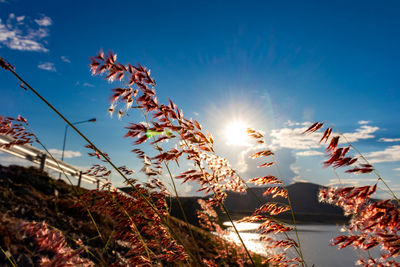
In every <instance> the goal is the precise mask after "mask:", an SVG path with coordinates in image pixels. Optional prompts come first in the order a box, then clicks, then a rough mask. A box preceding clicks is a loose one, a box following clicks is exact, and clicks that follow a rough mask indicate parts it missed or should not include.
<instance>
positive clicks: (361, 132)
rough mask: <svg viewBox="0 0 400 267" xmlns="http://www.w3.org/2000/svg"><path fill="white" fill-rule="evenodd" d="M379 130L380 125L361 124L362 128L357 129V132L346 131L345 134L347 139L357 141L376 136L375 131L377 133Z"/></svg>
mask: <svg viewBox="0 0 400 267" xmlns="http://www.w3.org/2000/svg"><path fill="white" fill-rule="evenodd" d="M378 130H379V127H377V126H370V125H365V124H363V125H361V127H360V128H358V129H356V131H355V132H353V133H344V134H343V135H344V136H345V137H346V139H347V140H348V141H349V142H352V143H354V142H357V141H358V140H363V139H371V138H374V137H375V135H373V133H375V132H376V131H378Z"/></svg>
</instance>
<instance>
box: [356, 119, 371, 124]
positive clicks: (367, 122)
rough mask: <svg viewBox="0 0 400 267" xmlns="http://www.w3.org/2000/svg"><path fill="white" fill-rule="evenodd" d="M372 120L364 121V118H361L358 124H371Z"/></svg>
mask: <svg viewBox="0 0 400 267" xmlns="http://www.w3.org/2000/svg"><path fill="white" fill-rule="evenodd" d="M370 122H371V121H363V120H361V121H358V124H369V123H370Z"/></svg>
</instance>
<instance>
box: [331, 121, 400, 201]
mask: <svg viewBox="0 0 400 267" xmlns="http://www.w3.org/2000/svg"><path fill="white" fill-rule="evenodd" d="M324 122H326V123H328V124H329V125H331V126H332V128H335V130H336V131H337V132H338V133H339V135H340V136H342V137H343V138H344V140H345V141H346V142H347V144H348V145H349V146H351V147H352V148H353V149H354V150H355V151H356V152H357V153H358V154H359V155H360V157H361V158H362V159H363V160H364V161H365V162H366V163H367V164H368V165H371V166H372V164H371V163H370V162H369V161H368V160H367V158H365V157H364V155H363V154H362V153H361V152H360V150H358V149H357V148H356V147H355V146H354V145H353V144H352V143H351V142H349V140H348V139H347V138H346V136H345V135H344V134H343V133H342V132H341V131H339V129H338V128H337V127H336V126H335V125H334V124H333V123H330V122H329V121H324ZM372 171H373V172H374V174H375V175H376V177H377V178H378V181H379V180H380V181H382V183H383V184H384V185H385V186H386V187H387V189H389V191H390V193H391V194H392V196H393V197H394V198H395V199H396V201H397V202H398V204H400V199H399V198H398V197H397V196H396V194H395V193H394V192H393V191H392V189H391V188H390V187H389V185H388V184H387V183H386V182H385V181H384V180H383V178H382V176H381V175H380V174H379V173H378V171H377V170H376V169H375V167H373V168H372Z"/></svg>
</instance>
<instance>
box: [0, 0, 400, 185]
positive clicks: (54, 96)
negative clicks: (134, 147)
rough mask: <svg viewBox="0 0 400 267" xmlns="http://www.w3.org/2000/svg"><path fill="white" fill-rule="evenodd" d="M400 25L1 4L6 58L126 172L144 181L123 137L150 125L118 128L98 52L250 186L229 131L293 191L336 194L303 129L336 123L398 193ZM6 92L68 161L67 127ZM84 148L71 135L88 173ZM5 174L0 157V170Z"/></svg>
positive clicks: (320, 8) (270, 9) (260, 13)
mask: <svg viewBox="0 0 400 267" xmlns="http://www.w3.org/2000/svg"><path fill="white" fill-rule="evenodd" d="M399 11H400V5H399V4H398V3H397V2H396V1H385V4H384V5H383V4H382V2H378V1H351V3H350V2H349V1H335V2H334V3H327V2H324V3H322V2H321V1H303V2H302V3H301V4H300V3H299V2H298V1H246V3H244V2H243V1H190V3H188V2H187V1H168V2H167V1H115V2H113V3H112V4H110V2H109V1H107V2H106V1H84V2H83V3H82V2H78V1H18V0H1V1H0V19H1V21H0V56H2V57H4V58H5V59H6V60H7V61H9V62H11V63H12V64H13V65H15V67H16V71H17V72H18V73H19V74H21V75H22V76H23V77H24V78H25V79H26V80H27V81H28V82H29V83H30V84H31V85H32V86H34V88H36V89H37V90H38V91H40V92H41V93H42V94H43V95H44V96H45V97H46V98H47V99H48V100H49V101H50V102H52V103H53V104H54V105H55V106H56V107H58V108H59V109H60V110H61V111H62V112H63V113H64V114H65V115H66V116H67V117H68V118H69V119H70V120H71V121H81V120H85V119H89V118H92V117H96V118H97V119H98V121H97V122H96V123H93V124H82V125H80V129H82V130H83V131H84V132H85V133H87V134H88V136H89V137H91V138H92V139H93V140H94V142H95V143H96V144H100V146H101V147H102V148H103V150H104V151H106V152H108V153H109V154H110V155H111V156H112V158H113V159H114V160H115V161H116V162H118V163H119V165H123V164H126V165H128V166H130V167H131V168H134V169H137V170H139V169H140V168H141V163H140V162H138V161H137V160H136V158H135V156H134V155H132V154H130V153H129V150H130V149H129V146H130V140H124V139H123V138H122V136H123V135H124V129H123V127H124V126H125V125H126V124H127V123H128V122H130V121H136V122H137V121H141V120H143V119H142V118H141V117H140V114H134V113H132V114H131V115H130V116H128V117H124V118H122V119H121V120H118V119H117V118H116V117H114V118H113V119H110V117H109V115H108V113H107V108H108V106H109V102H108V99H109V95H110V88H113V85H111V84H109V83H107V82H106V81H104V80H102V79H101V78H99V77H92V76H91V74H90V72H89V68H88V64H89V57H90V56H94V55H95V54H96V53H97V52H98V51H99V50H100V49H104V50H105V51H107V50H113V51H114V52H116V53H117V54H118V59H119V60H120V61H121V62H123V63H128V62H131V63H137V62H139V63H140V64H142V65H144V66H146V67H148V68H150V69H151V73H152V76H153V77H154V78H155V79H156V81H157V84H158V86H157V92H158V95H159V98H160V100H161V101H166V99H167V97H170V98H171V99H173V100H174V102H175V103H176V104H177V105H179V106H180V107H181V108H182V109H183V110H184V113H185V115H186V116H187V117H193V118H196V119H197V120H199V121H200V122H201V123H202V124H203V125H204V126H205V128H207V129H208V130H209V131H210V132H211V133H213V135H214V136H215V138H216V141H217V145H216V146H217V150H218V152H219V153H220V154H221V155H222V156H225V157H227V158H228V159H229V160H230V161H231V163H232V165H233V166H235V167H236V168H238V169H239V170H241V171H242V173H243V176H244V177H248V178H250V177H251V176H253V175H261V174H262V173H261V172H260V169H256V168H254V163H252V162H250V161H249V160H248V159H247V156H248V154H249V153H251V151H253V150H254V148H249V147H246V146H229V145H227V144H226V142H227V140H226V139H227V138H226V135H225V132H226V127H227V125H229V123H230V122H232V121H234V120H241V121H242V122H244V123H245V124H246V125H248V126H251V127H254V128H258V129H261V130H263V131H265V132H266V137H267V141H268V142H267V143H268V144H269V145H270V147H272V148H274V150H275V151H276V153H277V156H278V160H279V161H280V163H279V164H280V167H281V169H282V170H283V173H284V176H285V181H287V182H288V183H290V182H292V181H294V180H307V181H310V182H315V183H319V184H332V183H335V180H334V179H336V178H335V175H334V173H333V172H332V171H331V170H329V169H323V168H322V167H321V162H322V161H323V160H324V156H323V155H321V154H322V151H323V147H321V146H318V144H317V143H316V142H315V139H316V137H313V136H307V137H304V136H303V137H301V136H300V137H299V136H298V135H297V134H298V133H299V132H301V129H302V128H304V127H305V126H304V125H305V124H303V123H305V122H312V121H317V120H327V121H330V122H332V123H334V124H335V125H336V126H337V127H338V128H339V129H340V130H341V131H343V132H344V133H347V134H348V136H349V137H351V139H352V140H353V141H354V144H355V145H356V146H357V147H358V148H359V149H360V150H361V151H362V152H364V153H365V155H366V156H369V157H370V159H371V161H372V162H375V163H376V168H377V169H378V171H379V172H380V173H381V174H382V175H383V177H384V178H386V180H388V181H389V183H390V184H391V185H392V186H393V188H394V189H395V190H397V192H399V191H400V181H399V180H400V168H399V167H400V166H399V162H400V140H399V138H400V123H399V120H398V118H399V116H400V109H399V105H398V104H399V99H400V98H399V97H400V90H399V89H400V88H399V84H400V83H399V80H400V73H399V67H398V62H399V61H400V53H399V50H398V47H400V35H399V34H398V29H399V28H400V27H399V26H400V18H399V16H398V14H399ZM0 81H1V83H0V90H1V93H2V97H1V99H0V114H1V115H5V116H17V115H18V114H21V115H23V116H25V117H26V118H27V119H28V120H29V122H30V124H31V127H32V129H33V130H34V131H35V133H36V134H37V135H38V136H39V138H40V139H41V140H42V141H43V142H44V143H45V144H46V145H47V147H49V148H52V149H55V150H57V149H58V150H60V149H61V148H62V138H63V132H64V127H65V124H64V123H63V122H62V121H61V119H59V118H57V116H56V115H55V114H53V113H52V112H51V111H50V110H49V109H48V108H47V107H46V106H45V105H44V104H42V103H41V102H40V101H39V100H38V99H37V98H36V97H34V96H33V95H32V94H31V93H30V92H25V91H24V90H22V89H21V88H20V87H19V86H18V83H17V82H16V80H15V79H14V78H13V77H12V76H11V75H10V73H6V72H4V71H2V72H0ZM305 144H307V146H305ZM83 145H84V142H83V141H82V140H80V139H79V138H78V136H77V135H76V134H73V133H72V132H70V134H69V135H68V140H67V150H70V151H71V158H68V159H67V161H68V162H69V163H71V164H74V165H77V166H90V165H91V164H92V163H93V162H92V161H91V160H90V159H89V158H88V157H87V156H85V153H86V152H85V149H84V148H83ZM72 152H75V153H72ZM77 152H80V154H81V156H79V157H77V155H79V153H77ZM10 161H11V159H10V158H9V157H8V156H7V155H5V154H2V155H0V163H2V164H6V163H8V162H10ZM263 171H264V170H263ZM113 179H114V181H116V182H119V181H120V180H119V178H117V177H113ZM343 179H344V180H346V179H347V180H346V181H347V182H348V183H349V184H366V183H373V181H374V179H375V178H374V177H373V176H372V175H359V176H353V177H350V176H343ZM182 190H183V191H185V190H186V191H188V192H189V191H190V190H192V191H193V190H195V187H193V188H191V187H190V186H186V187H184V188H182Z"/></svg>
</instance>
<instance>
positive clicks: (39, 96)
mask: <svg viewBox="0 0 400 267" xmlns="http://www.w3.org/2000/svg"><path fill="white" fill-rule="evenodd" d="M6 69H7V70H8V71H10V72H11V73H12V74H13V75H14V76H15V77H17V78H18V79H19V80H20V81H21V82H22V83H23V84H24V85H25V86H26V87H28V88H29V89H30V90H31V91H32V92H33V93H34V94H35V95H36V96H37V97H38V98H39V99H40V100H42V101H43V102H44V103H45V104H46V105H47V106H48V107H49V108H50V109H52V110H53V111H54V112H55V113H56V114H57V115H58V116H59V117H60V118H62V119H63V120H64V121H65V122H66V123H67V124H68V125H69V126H70V127H71V128H72V129H74V131H75V132H76V133H77V134H79V135H80V136H81V137H82V138H83V139H84V140H85V141H86V142H87V143H88V144H89V145H90V146H91V147H92V148H93V149H94V150H95V151H97V152H98V153H99V155H101V157H102V158H103V159H104V160H105V161H106V162H107V163H108V164H110V165H111V166H112V168H113V169H115V170H116V171H117V173H118V174H119V175H121V177H122V178H123V179H124V180H125V182H126V183H128V184H129V185H130V186H131V187H132V188H133V189H134V190H135V191H136V193H137V194H138V195H139V197H140V198H142V199H143V200H144V201H145V203H146V204H147V205H148V206H149V207H150V208H151V209H152V210H153V211H154V213H155V214H157V216H158V217H159V218H160V219H161V221H162V222H163V223H164V224H165V225H166V226H167V227H168V229H169V230H170V231H171V233H173V234H174V237H175V238H176V239H177V240H178V242H179V243H181V244H183V242H182V240H181V239H180V238H179V236H178V235H177V234H176V233H175V231H174V230H173V228H172V227H171V225H169V224H168V223H167V221H166V220H165V218H164V216H163V215H161V214H160V213H159V212H158V210H157V208H156V207H155V206H154V205H153V204H152V203H151V201H150V200H149V199H148V198H147V197H146V196H145V195H143V193H142V192H140V190H138V189H137V188H136V187H135V186H134V185H133V184H132V182H131V181H130V180H129V179H128V178H127V177H126V176H125V175H124V174H123V173H122V172H121V171H120V170H119V169H118V167H117V166H116V165H115V164H114V163H113V162H112V161H111V160H110V159H109V157H108V156H106V155H105V154H104V153H103V152H102V151H101V150H100V149H99V148H97V146H95V145H94V143H93V142H92V141H90V140H89V139H88V138H87V137H86V136H85V135H84V134H83V133H82V132H81V131H79V130H78V129H77V128H76V127H75V126H74V125H73V124H72V123H71V122H70V121H69V120H68V119H67V118H66V117H64V115H62V114H61V113H60V112H59V111H58V110H57V109H56V108H55V107H54V106H53V105H52V104H50V103H49V102H48V101H47V100H46V99H45V98H44V97H42V96H41V95H40V94H39V93H38V92H37V91H36V90H35V89H33V88H32V87H31V86H30V85H29V84H28V83H27V82H25V81H24V80H23V79H22V78H21V77H20V76H19V75H18V74H17V73H16V72H15V71H14V70H13V69H12V68H11V66H8V67H7V68H6ZM189 255H191V253H189ZM191 257H192V258H193V255H191Z"/></svg>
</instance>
